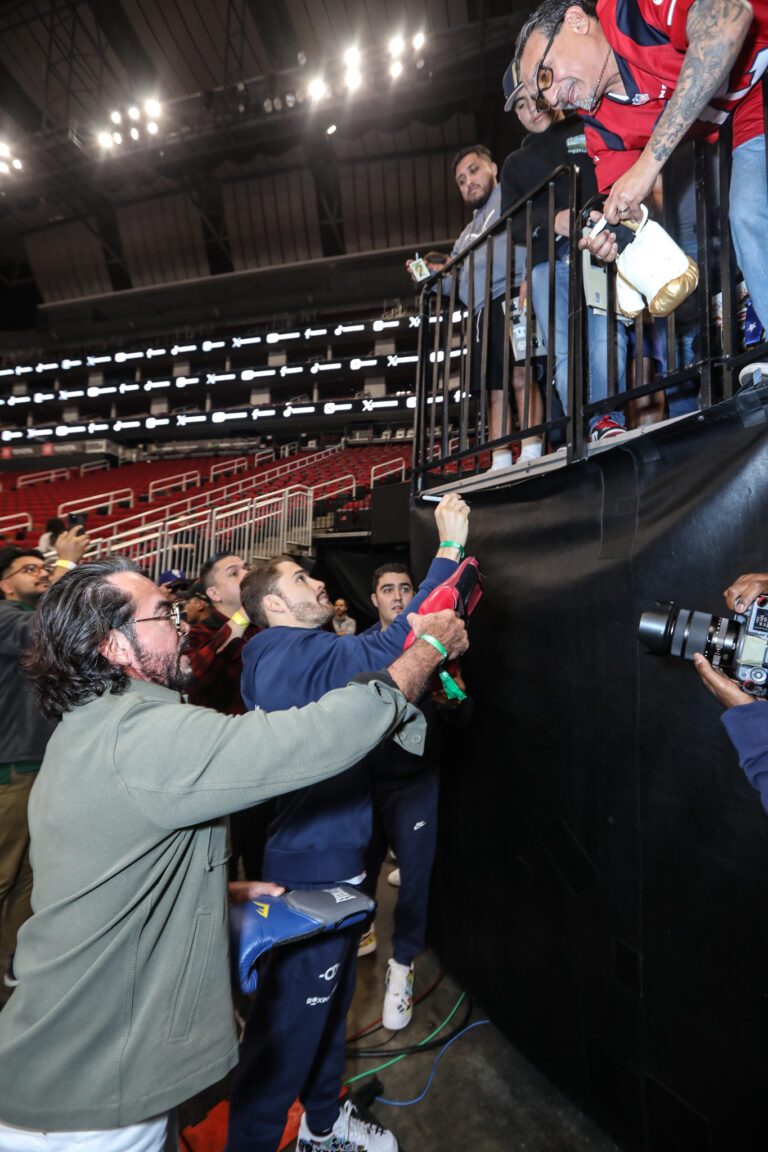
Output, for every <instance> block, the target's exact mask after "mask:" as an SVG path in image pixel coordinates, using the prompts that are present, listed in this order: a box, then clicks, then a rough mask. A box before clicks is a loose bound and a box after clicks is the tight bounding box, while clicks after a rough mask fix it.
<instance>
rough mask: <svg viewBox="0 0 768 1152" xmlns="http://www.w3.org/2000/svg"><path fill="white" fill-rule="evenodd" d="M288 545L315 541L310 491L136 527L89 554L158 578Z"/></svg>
mask: <svg viewBox="0 0 768 1152" xmlns="http://www.w3.org/2000/svg"><path fill="white" fill-rule="evenodd" d="M289 543H290V544H292V545H294V546H296V547H300V548H306V549H308V548H309V547H310V545H311V543H312V494H311V492H310V491H308V490H307V489H303V490H301V491H299V490H294V491H293V492H289V491H288V490H287V489H286V490H285V491H283V492H277V493H275V494H274V495H272V496H261V497H254V498H251V499H249V500H243V501H241V502H240V503H239V504H236V505H231V506H229V507H227V508H219V509H215V508H207V509H204V510H201V511H200V512H199V513H196V514H194V515H191V516H184V517H179V518H177V519H170V520H166V521H164V522H163V523H162V524H145V525H136V526H135V527H134V528H132V529H129V530H127V531H125V532H120V533H117V534H115V535H114V536H112V537H110V538H101V539H97V540H94V541H92V543H91V548H90V551H89V553H88V555H89V557H96V556H103V555H105V554H107V553H115V552H119V553H120V554H121V555H123V556H127V557H128V558H129V559H131V560H133V561H134V563H136V564H138V565H139V566H140V567H141V568H142V570H143V571H145V572H146V573H147V575H149V576H151V577H152V578H153V579H155V580H156V579H157V577H158V576H159V574H160V573H161V572H162V571H164V570H165V569H167V568H174V567H175V568H178V567H181V568H183V570H184V571H185V572H187V574H188V575H190V576H193V575H195V574H196V573H197V572H199V570H200V568H201V567H202V566H203V564H204V563H205V561H206V560H207V559H208V557H209V556H211V555H212V554H213V553H215V552H222V551H226V552H229V551H231V552H232V553H233V554H236V555H239V556H243V557H245V558H246V559H247V560H249V561H252V560H254V559H260V560H261V559H267V558H269V557H271V556H280V555H282V553H283V552H285V551H286V550H287V547H288V544H289Z"/></svg>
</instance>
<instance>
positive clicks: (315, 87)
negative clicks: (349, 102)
mask: <svg viewBox="0 0 768 1152" xmlns="http://www.w3.org/2000/svg"><path fill="white" fill-rule="evenodd" d="M327 91H328V87H327V85H326V83H325V80H323V79H322V77H320V76H316V77H315V79H314V80H313V81H312V83H311V84H310V85H309V95H310V96H311V98H312V99H313V100H322V98H323V96H325V94H326V92H327Z"/></svg>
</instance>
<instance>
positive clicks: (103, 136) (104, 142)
mask: <svg viewBox="0 0 768 1152" xmlns="http://www.w3.org/2000/svg"><path fill="white" fill-rule="evenodd" d="M98 141H99V144H100V145H101V147H102V148H111V147H112V145H113V144H114V140H113V139H112V133H111V132H99V135H98Z"/></svg>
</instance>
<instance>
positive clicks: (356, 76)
mask: <svg viewBox="0 0 768 1152" xmlns="http://www.w3.org/2000/svg"><path fill="white" fill-rule="evenodd" d="M360 80H361V76H360V73H359V72H358V71H357V69H356V68H350V69H349V71H348V72H347V75H346V77H345V83H346V85H347V88H348V89H349V91H350V92H354V91H355V89H356V88H359V87H360Z"/></svg>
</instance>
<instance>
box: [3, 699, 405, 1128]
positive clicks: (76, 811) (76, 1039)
mask: <svg viewBox="0 0 768 1152" xmlns="http://www.w3.org/2000/svg"><path fill="white" fill-rule="evenodd" d="M396 729H397V730H399V731H398V733H397V736H396V738H398V739H400V741H401V742H402V743H403V744H404V745H405V746H408V747H410V748H411V749H412V750H413V751H414V752H416V753H417V754H418V753H419V752H420V751H421V750H422V749H423V746H424V744H423V736H424V727H423V719H422V718H421V714H420V713H419V712H418V711H417V710H416V709H414V708H413V706H412V705H409V704H408V703H407V702H406V701H405V698H404V697H403V696H402V695H401V694H400V693H399V692H398V691H397V690H396V689H395V688H394V687H393V686H392V684H391V682H390V683H389V684H387V683H385V682H383V681H382V680H381V679H378V680H374V679H372V680H371V681H370V683H365V684H361V683H355V684H351V685H349V686H348V687H346V688H342V689H339V690H338V691H335V692H330V693H328V694H327V695H326V696H324V697H323V699H322V700H320V701H319V702H318V703H317V704H310V705H308V706H307V707H306V708H302V709H300V710H299V709H296V708H292V709H290V710H289V711H286V712H273V713H271V714H267V713H264V712H251V713H248V714H247V715H245V716H221V715H219V714H218V713H216V712H213V711H211V710H210V709H208V708H195V707H192V706H191V705H185V704H182V703H180V702H179V697H178V695H176V693H174V692H171V691H169V690H168V689H167V688H162V687H160V686H158V685H156V684H150V683H145V682H143V681H136V680H132V681H130V683H129V687H128V690H127V691H126V692H125V693H124V694H123V695H120V696H103V697H100V698H98V699H95V700H92V701H90V702H89V703H88V704H85V705H83V706H82V707H79V708H76V709H75V710H74V711H72V712H68V713H66V714H65V716H64V719H63V720H62V721H61V723H60V724H59V725H58V727H57V728H56V730H55V732H54V734H53V736H52V737H51V739H50V741H49V744H48V748H47V751H46V754H45V759H44V761H43V766H42V768H41V770H40V774H39V777H38V779H37V781H36V783H35V786H34V788H33V790H32V798H31V801H30V811H29V823H30V829H31V833H32V865H33V870H34V890H33V894H32V906H33V909H34V915H33V917H32V919H31V920H28V921H27V923H26V924H25V925H24V926H23V928H22V930H21V932H20V934H19V944H18V950H17V953H16V960H15V968H16V973H17V975H18V977H19V981H20V983H19V986H18V988H17V989H16V991H15V992H14V993H13V995H12V996H11V998H10V1001H9V1003H8V1005H7V1007H5V1008H4V1009H3V1011H2V1013H0V1120H2V1121H3V1122H4V1123H6V1124H11V1125H16V1126H17V1127H21V1128H33V1129H36V1130H40V1129H45V1130H49V1131H71V1130H75V1129H81V1130H82V1129H93V1128H112V1127H119V1126H122V1125H126V1124H133V1123H137V1122H139V1121H141V1120H146V1119H148V1118H150V1117H152V1116H154V1115H156V1114H158V1113H162V1112H164V1111H166V1110H168V1109H170V1108H172V1107H174V1106H175V1105H177V1104H179V1103H180V1102H181V1101H183V1100H185V1099H187V1098H188V1097H190V1096H192V1095H194V1094H195V1093H196V1092H199V1091H200V1090H201V1089H202V1088H204V1087H205V1086H206V1085H208V1084H212V1083H214V1082H215V1081H217V1080H218V1079H220V1078H221V1077H222V1076H223V1075H224V1074H225V1073H226V1072H227V1071H228V1069H229V1068H231V1067H232V1065H233V1064H234V1063H235V1061H236V1058H237V1044H236V1041H235V1033H234V1029H233V1024H232V1005H231V998H230V980H229V958H228V939H227V898H226V869H225V867H224V863H225V859H226V822H225V820H224V819H223V817H224V815H225V814H226V813H229V812H235V811H238V810H240V809H244V808H248V807H250V806H251V805H253V804H257V803H259V802H260V801H262V800H265V799H266V798H267V797H269V796H274V795H276V794H278V793H281V792H286V791H290V790H291V789H293V788H299V787H305V786H306V785H308V784H313V783H315V782H316V781H318V780H322V779H325V778H326V777H328V776H332V775H334V774H335V773H337V772H339V771H342V770H344V769H345V768H348V767H350V766H351V765H353V764H356V763H357V762H358V761H359V760H360V759H361V757H362V756H363V755H364V754H365V753H366V752H367V751H369V749H370V748H372V747H373V746H374V745H376V744H377V743H378V742H379V741H380V740H381V739H383V738H384V737H386V736H387V735H389V734H391V733H393V732H395V730H396Z"/></svg>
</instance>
